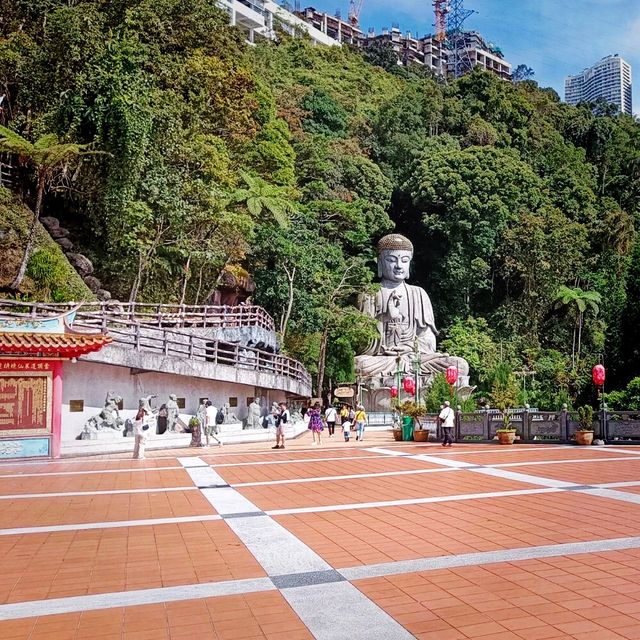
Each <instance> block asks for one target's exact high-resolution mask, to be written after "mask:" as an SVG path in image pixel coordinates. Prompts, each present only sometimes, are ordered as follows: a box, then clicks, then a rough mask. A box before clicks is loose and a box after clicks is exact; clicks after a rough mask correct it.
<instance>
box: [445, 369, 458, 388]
mask: <svg viewBox="0 0 640 640" xmlns="http://www.w3.org/2000/svg"><path fill="white" fill-rule="evenodd" d="M445 376H446V378H447V382H448V383H449V384H455V383H456V382H458V369H457V368H456V367H447V373H446V374H445Z"/></svg>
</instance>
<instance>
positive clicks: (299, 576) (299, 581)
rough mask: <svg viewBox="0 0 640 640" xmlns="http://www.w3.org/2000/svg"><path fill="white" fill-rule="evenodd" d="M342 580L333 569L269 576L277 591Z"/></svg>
mask: <svg viewBox="0 0 640 640" xmlns="http://www.w3.org/2000/svg"><path fill="white" fill-rule="evenodd" d="M343 580H346V578H345V577H344V576H342V575H341V574H340V573H339V572H338V571H336V570H335V569H328V570H327V571H309V572H308V573H289V574H287V575H284V576H271V582H273V584H274V585H275V586H276V587H278V589H293V588H295V587H308V586H310V585H313V584H326V583H327V582H342V581H343Z"/></svg>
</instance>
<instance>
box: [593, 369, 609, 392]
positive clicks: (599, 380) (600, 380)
mask: <svg viewBox="0 0 640 640" xmlns="http://www.w3.org/2000/svg"><path fill="white" fill-rule="evenodd" d="M591 376H592V378H593V384H595V385H596V387H601V386H602V385H603V384H604V380H605V378H606V376H607V373H606V371H605V368H604V367H603V366H602V365H601V364H597V365H596V366H595V367H593V371H592V372H591Z"/></svg>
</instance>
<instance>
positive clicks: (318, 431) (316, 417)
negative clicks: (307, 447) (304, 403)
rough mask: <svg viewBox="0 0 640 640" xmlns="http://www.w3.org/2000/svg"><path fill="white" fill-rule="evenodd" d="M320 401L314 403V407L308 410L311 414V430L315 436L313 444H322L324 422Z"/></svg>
mask: <svg viewBox="0 0 640 640" xmlns="http://www.w3.org/2000/svg"><path fill="white" fill-rule="evenodd" d="M320 409H321V407H320V403H319V402H316V403H315V404H314V405H313V408H312V409H309V411H307V415H308V416H309V427H308V428H309V429H310V430H311V437H312V438H313V442H312V443H311V444H313V445H316V444H322V431H323V429H324V426H323V424H322V416H321V414H320Z"/></svg>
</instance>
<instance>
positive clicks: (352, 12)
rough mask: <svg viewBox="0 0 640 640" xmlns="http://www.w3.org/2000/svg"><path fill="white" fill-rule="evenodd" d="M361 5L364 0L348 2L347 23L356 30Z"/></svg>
mask: <svg viewBox="0 0 640 640" xmlns="http://www.w3.org/2000/svg"><path fill="white" fill-rule="evenodd" d="M363 4H364V0H350V2H349V22H350V23H351V26H352V27H354V28H356V29H357V28H358V26H359V25H360V12H361V11H362V5H363Z"/></svg>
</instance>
